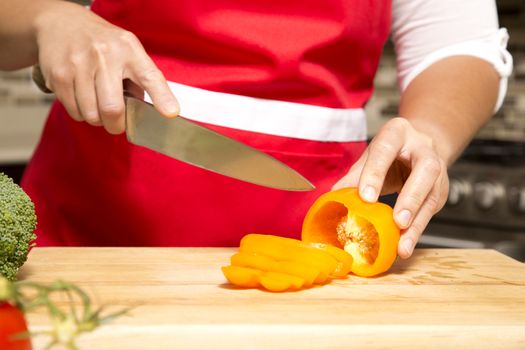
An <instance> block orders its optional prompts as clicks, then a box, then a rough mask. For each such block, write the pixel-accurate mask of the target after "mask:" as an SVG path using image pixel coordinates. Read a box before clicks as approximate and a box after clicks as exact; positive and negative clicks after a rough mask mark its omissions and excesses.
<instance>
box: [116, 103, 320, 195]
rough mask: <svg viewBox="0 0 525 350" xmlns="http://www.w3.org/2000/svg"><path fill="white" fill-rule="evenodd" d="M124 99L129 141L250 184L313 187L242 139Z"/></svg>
mask: <svg viewBox="0 0 525 350" xmlns="http://www.w3.org/2000/svg"><path fill="white" fill-rule="evenodd" d="M125 99H126V135H127V138H128V140H129V142H131V143H133V144H135V145H139V146H142V147H146V148H149V149H152V150H154V151H157V152H159V153H162V154H164V155H166V156H169V157H172V158H175V159H177V160H180V161H182V162H185V163H189V164H192V165H195V166H197V167H200V168H203V169H206V170H209V171H212V172H215V173H218V174H222V175H225V176H228V177H232V178H235V179H238V180H242V181H246V182H250V183H253V184H257V185H261V186H265V187H270V188H275V189H282V190H288V191H310V190H313V189H315V187H314V186H313V185H312V184H311V183H310V182H309V181H308V180H307V179H305V178H304V177H303V176H301V175H300V174H299V173H297V172H296V171H295V170H293V169H292V168H290V167H289V166H287V165H285V164H283V163H282V162H280V161H278V160H277V159H275V158H273V157H271V156H270V155H268V154H266V153H263V152H261V151H258V150H256V149H254V148H252V147H249V146H248V145H245V144H244V143H241V142H239V141H236V140H233V139H231V138H229V137H227V136H224V135H221V134H219V133H217V132H215V131H213V130H210V129H208V128H206V127H204V126H201V125H199V124H196V123H194V122H192V121H190V120H188V119H186V118H184V117H182V116H178V117H175V118H166V117H164V116H162V115H160V113H159V112H158V111H157V110H156V109H155V108H154V107H153V105H151V104H150V103H148V102H145V101H143V100H140V99H137V98H135V97H132V96H129V95H128V94H127V95H126V96H125Z"/></svg>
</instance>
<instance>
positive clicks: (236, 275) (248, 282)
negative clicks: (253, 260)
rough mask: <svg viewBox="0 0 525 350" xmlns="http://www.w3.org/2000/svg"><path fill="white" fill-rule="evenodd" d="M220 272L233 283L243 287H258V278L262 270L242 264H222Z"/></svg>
mask: <svg viewBox="0 0 525 350" xmlns="http://www.w3.org/2000/svg"><path fill="white" fill-rule="evenodd" d="M222 273H223V274H224V276H225V277H226V279H227V280H228V281H229V282H230V283H231V284H233V285H236V286H238V287H243V288H257V287H259V279H260V277H261V276H262V274H263V272H262V271H261V270H257V269H252V268H249V267H243V266H223V267H222Z"/></svg>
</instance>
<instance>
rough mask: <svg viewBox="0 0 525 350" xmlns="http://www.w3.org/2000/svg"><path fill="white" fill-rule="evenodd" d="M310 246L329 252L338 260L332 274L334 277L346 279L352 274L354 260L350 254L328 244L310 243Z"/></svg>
mask: <svg viewBox="0 0 525 350" xmlns="http://www.w3.org/2000/svg"><path fill="white" fill-rule="evenodd" d="M308 244H309V245H310V246H312V247H314V248H317V249H320V250H322V251H325V252H327V253H328V254H330V255H332V256H333V257H334V258H335V259H336V260H337V267H336V268H335V271H334V272H333V274H332V275H333V276H334V277H337V278H344V277H346V276H347V275H348V274H349V273H350V271H352V263H353V261H354V259H353V258H352V255H350V253H348V252H346V251H345V250H343V249H341V248H337V247H334V246H333V245H330V244H326V243H315V242H309V243H308Z"/></svg>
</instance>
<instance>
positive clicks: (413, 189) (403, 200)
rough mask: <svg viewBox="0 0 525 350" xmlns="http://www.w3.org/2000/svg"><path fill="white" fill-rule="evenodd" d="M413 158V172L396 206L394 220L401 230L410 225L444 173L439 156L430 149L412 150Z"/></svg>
mask: <svg viewBox="0 0 525 350" xmlns="http://www.w3.org/2000/svg"><path fill="white" fill-rule="evenodd" d="M411 156H412V157H414V159H413V166H412V171H411V173H410V176H409V177H408V179H407V180H406V182H405V184H404V185H403V188H402V189H401V192H400V193H399V196H398V198H397V201H396V204H395V206H394V220H395V221H396V223H397V225H398V226H399V227H400V228H407V227H408V226H409V225H410V223H411V221H412V219H413V217H414V215H415V214H416V213H417V212H418V211H419V210H420V208H421V206H422V205H423V203H424V202H425V200H427V196H428V194H429V193H430V191H432V188H433V187H434V185H435V184H440V182H441V179H440V175H441V172H442V171H443V170H442V168H441V164H440V162H439V160H438V158H437V155H435V153H434V152H433V151H432V150H431V149H430V148H427V149H424V148H423V149H417V150H412V151H411Z"/></svg>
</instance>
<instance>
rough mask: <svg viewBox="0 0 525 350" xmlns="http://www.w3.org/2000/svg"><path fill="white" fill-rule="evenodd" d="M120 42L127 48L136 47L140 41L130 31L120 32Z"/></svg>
mask: <svg viewBox="0 0 525 350" xmlns="http://www.w3.org/2000/svg"><path fill="white" fill-rule="evenodd" d="M119 40H120V42H122V43H123V44H125V45H127V46H135V45H136V44H138V43H139V39H138V38H137V36H136V35H135V34H133V33H132V32H130V31H128V30H121V31H120V33H119Z"/></svg>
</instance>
